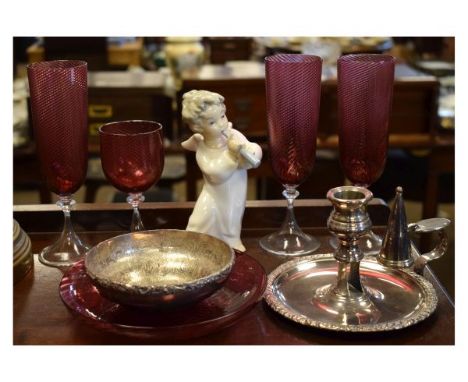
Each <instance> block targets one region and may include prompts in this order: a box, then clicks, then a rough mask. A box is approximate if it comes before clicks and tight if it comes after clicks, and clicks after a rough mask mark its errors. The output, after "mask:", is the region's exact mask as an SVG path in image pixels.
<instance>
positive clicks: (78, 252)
mask: <svg viewBox="0 0 468 382" xmlns="http://www.w3.org/2000/svg"><path fill="white" fill-rule="evenodd" d="M89 249H90V247H89V246H87V245H86V244H83V242H82V241H81V240H80V238H79V237H78V236H77V235H76V234H75V233H74V232H72V233H71V234H70V235H63V234H62V236H61V237H60V238H59V239H58V240H57V241H56V242H55V243H54V244H52V245H49V246H48V247H46V248H44V249H43V250H42V251H41V253H40V254H39V261H40V262H41V263H42V264H44V265H47V266H50V267H57V268H67V267H70V266H72V265H73V264H75V263H76V262H77V261H79V260H81V259H82V258H83V257H84V255H85V253H86V252H87V251H88V250H89Z"/></svg>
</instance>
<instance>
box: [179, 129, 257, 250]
mask: <svg viewBox="0 0 468 382" xmlns="http://www.w3.org/2000/svg"><path fill="white" fill-rule="evenodd" d="M232 134H233V135H234V138H235V139H236V140H237V141H239V142H240V143H243V144H244V145H245V146H244V147H245V149H246V150H247V151H248V152H250V153H251V154H252V155H253V156H255V157H256V158H258V159H259V160H260V159H261V158H262V149H261V148H260V146H259V145H257V144H256V143H251V142H249V141H248V140H247V138H246V137H245V136H244V135H243V134H242V133H240V132H239V131H237V130H234V129H233V130H232ZM182 145H183V147H184V148H186V149H188V150H191V151H196V158H197V164H198V166H199V167H200V170H201V171H202V173H203V178H204V182H205V184H204V185H203V190H202V192H201V194H200V196H199V197H198V199H197V202H196V204H195V208H194V210H193V212H192V215H191V216H190V219H189V222H188V225H187V231H195V232H201V233H207V234H209V235H212V236H215V237H217V238H219V239H221V240H224V241H225V242H226V243H227V244H229V245H230V246H231V247H232V248H234V249H237V250H239V251H245V247H244V245H243V244H242V241H241V239H240V232H241V227H242V217H243V215H244V209H245V200H246V196H247V169H249V168H252V166H251V165H250V164H249V162H247V161H246V160H245V159H244V158H243V157H242V156H240V155H239V156H238V158H237V160H235V159H234V158H232V156H231V154H230V153H229V151H228V148H227V147H222V148H210V147H208V146H206V145H205V142H204V141H203V137H202V136H201V135H200V134H194V135H193V136H192V137H191V138H189V139H188V140H187V141H185V142H183V144H182Z"/></svg>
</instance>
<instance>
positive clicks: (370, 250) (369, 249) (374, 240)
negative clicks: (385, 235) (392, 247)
mask: <svg viewBox="0 0 468 382" xmlns="http://www.w3.org/2000/svg"><path fill="white" fill-rule="evenodd" d="M328 243H329V244H330V246H331V247H332V248H333V249H336V248H337V247H338V239H337V238H336V237H335V236H333V237H331V238H330V240H329V241H328ZM359 248H360V249H361V251H362V252H364V254H365V255H377V254H378V253H379V251H380V248H382V238H381V237H380V236H378V235H376V234H375V233H374V232H372V231H370V232H368V233H367V234H365V235H364V236H363V237H361V239H360V240H359Z"/></svg>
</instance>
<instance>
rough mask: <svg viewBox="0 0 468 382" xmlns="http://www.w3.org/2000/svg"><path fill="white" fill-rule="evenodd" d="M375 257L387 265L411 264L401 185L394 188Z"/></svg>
mask: <svg viewBox="0 0 468 382" xmlns="http://www.w3.org/2000/svg"><path fill="white" fill-rule="evenodd" d="M377 259H378V260H379V262H380V263H381V264H383V265H385V266H388V267H396V268H407V267H411V266H412V265H413V262H414V260H413V257H412V256H411V241H410V238H409V235H408V224H407V222H406V210H405V203H404V201H403V188H401V187H397V188H396V195H395V203H394V204H393V208H392V210H391V212H390V216H389V218H388V224H387V232H386V233H385V238H384V241H383V245H382V248H381V249H380V252H379V254H378V256H377Z"/></svg>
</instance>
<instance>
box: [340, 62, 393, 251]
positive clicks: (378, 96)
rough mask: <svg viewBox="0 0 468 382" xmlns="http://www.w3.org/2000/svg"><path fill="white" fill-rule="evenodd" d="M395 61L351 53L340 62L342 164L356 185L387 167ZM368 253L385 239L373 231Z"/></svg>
mask: <svg viewBox="0 0 468 382" xmlns="http://www.w3.org/2000/svg"><path fill="white" fill-rule="evenodd" d="M394 72H395V59H394V58H393V57H392V56H389V55H384V54H350V55H346V56H342V57H341V58H339V59H338V118H339V125H340V127H339V142H340V143H339V145H340V162H341V166H342V168H343V171H344V174H345V176H346V177H347V178H348V179H349V180H350V181H351V183H352V184H353V185H355V186H361V187H369V186H370V185H371V184H372V183H374V182H375V181H376V180H377V179H378V178H379V177H380V176H381V175H382V172H383V170H384V167H385V161H386V159H387V149H388V126H389V123H390V112H391V106H392V100H393V80H394ZM361 240H362V241H361V246H362V247H363V248H362V249H363V250H364V251H365V252H367V253H374V252H378V250H379V249H380V247H381V245H382V239H381V238H380V237H379V236H377V235H376V234H375V233H373V232H372V231H370V232H369V233H368V234H367V235H365V236H364V237H363V238H362V239H361Z"/></svg>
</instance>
